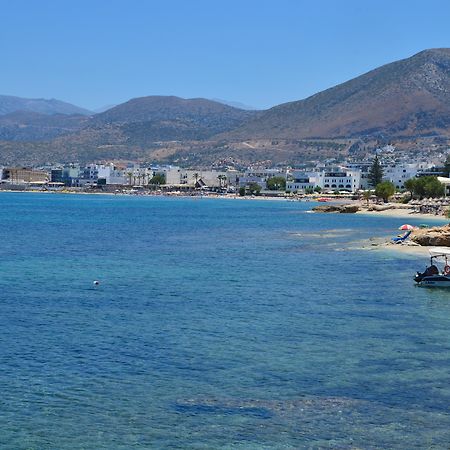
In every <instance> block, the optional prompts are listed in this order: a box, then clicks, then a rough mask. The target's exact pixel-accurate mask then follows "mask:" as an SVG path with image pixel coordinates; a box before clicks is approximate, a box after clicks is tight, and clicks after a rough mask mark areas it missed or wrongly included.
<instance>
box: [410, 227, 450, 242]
mask: <svg viewBox="0 0 450 450" xmlns="http://www.w3.org/2000/svg"><path fill="white" fill-rule="evenodd" d="M410 238H411V241H412V242H415V243H416V244H419V245H422V246H439V247H450V224H448V225H444V226H442V227H432V228H423V229H422V228H419V229H417V230H413V232H412V233H411V236H410Z"/></svg>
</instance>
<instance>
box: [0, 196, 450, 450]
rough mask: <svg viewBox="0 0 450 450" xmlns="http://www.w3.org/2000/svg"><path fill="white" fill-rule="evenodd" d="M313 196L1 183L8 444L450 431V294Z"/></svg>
mask: <svg viewBox="0 0 450 450" xmlns="http://www.w3.org/2000/svg"><path fill="white" fill-rule="evenodd" d="M310 207H311V204H303V203H294V202H292V203H291V202H272V201H266V202H263V201H261V202H257V201H245V200H242V201H241V200H210V199H165V198H135V197H114V196H77V195H70V196H69V195H67V196H64V195H44V194H2V195H0V242H1V258H0V363H1V365H0V367H1V371H0V386H1V387H2V392H1V393H2V395H1V397H0V430H1V431H0V448H7V449H47V448H48V449H134V448H139V449H142V448H180V449H181V448H182V449H186V448H198V449H219V448H227V449H228V448H239V449H241V448H242V449H266V448H277V449H281V448H402V449H405V448H408V449H413V448H448V444H449V442H450V431H449V430H450V415H449V404H450V352H449V350H450V293H448V292H446V291H443V290H427V289H420V288H416V287H415V286H414V284H413V282H412V276H413V274H414V272H415V271H416V270H417V269H423V268H424V266H425V264H426V262H427V261H426V260H423V259H419V260H417V258H416V257H411V256H408V255H402V254H395V253H392V252H388V251H382V250H375V251H368V250H361V249H360V246H361V242H364V243H367V242H368V239H369V238H370V237H372V236H385V235H390V234H392V235H394V234H396V233H397V232H396V231H395V230H396V228H397V227H398V226H399V225H401V223H402V220H401V219H392V218H385V217H366V216H354V215H326V214H310V213H308V212H307V211H306V210H307V209H309V208H310ZM409 222H410V223H413V224H417V223H418V222H423V219H422V220H413V219H411V220H409ZM93 280H99V281H100V285H99V286H98V287H94V286H93V284H92V282H93Z"/></svg>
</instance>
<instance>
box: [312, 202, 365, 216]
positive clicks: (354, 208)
mask: <svg viewBox="0 0 450 450" xmlns="http://www.w3.org/2000/svg"><path fill="white" fill-rule="evenodd" d="M359 209H360V207H359V205H348V204H343V205H336V204H332V205H331V204H328V205H319V206H315V207H314V208H313V209H312V210H313V211H314V212H322V213H341V214H352V213H355V212H358V211H359Z"/></svg>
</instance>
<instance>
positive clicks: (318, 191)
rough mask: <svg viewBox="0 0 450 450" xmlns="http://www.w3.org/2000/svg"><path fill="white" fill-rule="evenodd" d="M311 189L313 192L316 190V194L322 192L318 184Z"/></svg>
mask: <svg viewBox="0 0 450 450" xmlns="http://www.w3.org/2000/svg"><path fill="white" fill-rule="evenodd" d="M313 190H314V192H317V193H318V194H320V193H321V192H322V188H321V187H320V186H316V187H315V188H314V189H313Z"/></svg>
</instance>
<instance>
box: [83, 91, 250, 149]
mask: <svg viewBox="0 0 450 450" xmlns="http://www.w3.org/2000/svg"><path fill="white" fill-rule="evenodd" d="M257 114H258V113H257V112H255V111H245V110H242V109H239V108H234V107H231V106H228V105H224V104H222V103H219V102H215V101H212V100H206V99H203V98H194V99H183V98H179V97H173V96H149V97H139V98H135V99H132V100H129V101H128V102H126V103H122V104H120V105H118V106H115V107H114V108H111V109H109V110H107V111H105V112H103V113H100V114H96V115H95V116H94V117H93V118H92V119H91V120H90V122H89V123H88V125H87V128H89V129H90V130H92V129H100V128H102V127H105V126H107V127H114V128H116V129H117V131H118V132H119V133H120V134H122V135H123V136H124V137H125V139H127V141H128V142H130V143H133V144H136V145H144V146H145V145H149V144H151V143H152V142H159V141H180V140H203V139H207V138H210V137H211V136H214V135H215V134H218V133H222V132H226V131H229V130H232V129H235V128H236V127H238V126H240V125H242V124H243V123H244V122H245V121H247V120H249V119H250V118H252V117H255V116H256V115H257Z"/></svg>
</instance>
